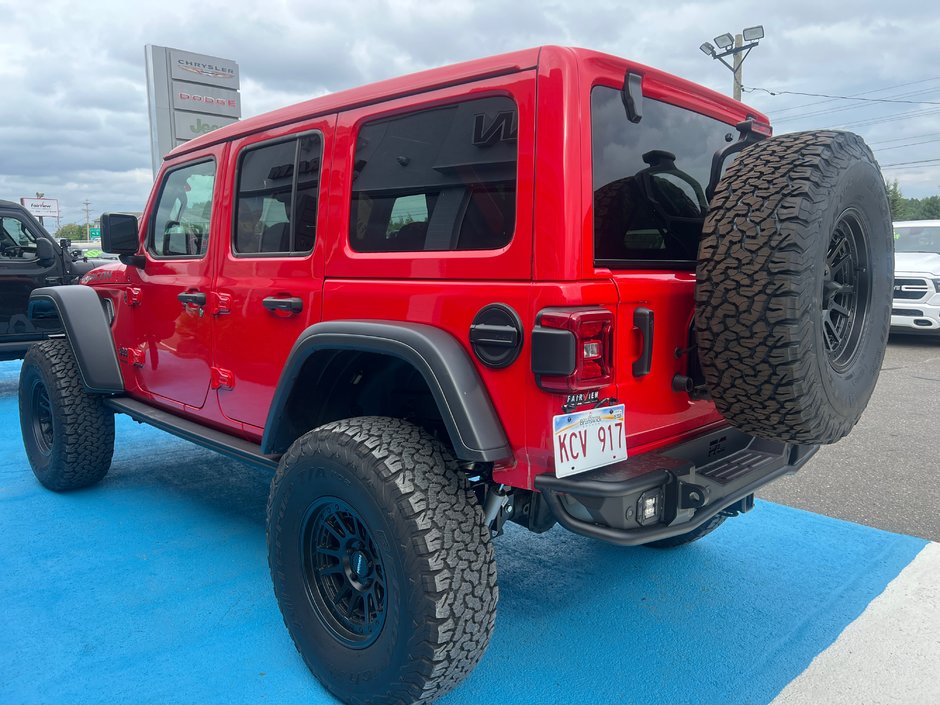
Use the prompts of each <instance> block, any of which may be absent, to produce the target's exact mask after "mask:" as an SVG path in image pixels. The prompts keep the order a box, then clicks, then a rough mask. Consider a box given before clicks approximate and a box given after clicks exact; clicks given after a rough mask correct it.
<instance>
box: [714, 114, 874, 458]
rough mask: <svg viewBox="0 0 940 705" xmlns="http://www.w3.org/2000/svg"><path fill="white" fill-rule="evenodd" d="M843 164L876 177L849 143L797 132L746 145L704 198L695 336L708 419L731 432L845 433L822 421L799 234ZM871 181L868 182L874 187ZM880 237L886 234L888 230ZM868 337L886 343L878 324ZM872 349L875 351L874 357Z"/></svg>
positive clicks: (808, 278) (826, 417) (806, 266)
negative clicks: (715, 417) (728, 425)
mask: <svg viewBox="0 0 940 705" xmlns="http://www.w3.org/2000/svg"><path fill="white" fill-rule="evenodd" d="M853 161H863V162H867V163H869V164H870V165H871V166H872V167H873V169H874V170H876V171H877V168H878V167H877V163H876V162H875V159H874V156H873V155H872V153H871V150H870V149H869V148H868V147H867V145H866V144H865V143H864V141H863V140H862V139H861V138H860V137H858V136H857V135H855V134H852V133H849V132H837V131H816V132H798V133H792V134H785V135H780V136H777V137H774V138H772V139H769V140H766V141H763V142H758V143H756V144H754V145H752V146H750V147H748V148H746V149H745V150H743V151H742V152H741V153H740V155H739V157H738V158H737V159H736V160H735V161H734V162H733V163H732V164H731V165H730V166H729V167H728V169H727V172H726V174H725V175H724V177H723V178H722V180H721V181H720V183H719V186H718V188H717V190H716V192H715V195H714V197H713V198H712V202H711V207H710V209H709V213H708V217H707V218H706V221H705V224H704V227H703V232H702V239H701V243H700V248H699V258H698V266H697V271H696V280H697V282H696V296H695V305H696V313H695V333H696V337H697V341H698V351H699V355H700V359H701V363H702V367H703V371H704V373H705V379H706V383H707V385H708V388H709V390H710V391H711V395H712V398H713V399H714V401H715V404H716V406H717V407H718V410H719V411H720V412H721V413H722V414H723V415H724V416H725V417H726V418H728V419H729V420H730V421H731V422H732V423H733V424H734V425H735V426H737V427H738V428H740V429H741V430H743V431H746V432H748V433H752V434H754V435H758V436H762V437H765V438H771V439H778V440H785V441H790V442H798V443H832V442H834V441H836V440H838V439H840V438H842V437H843V436H845V435H846V434H847V433H848V432H849V431H850V430H851V429H852V427H853V426H854V425H855V424H856V422H857V421H858V419H859V416H860V415H861V412H862V410H863V409H864V407H865V403H864V402H867V398H865V399H864V400H862V402H863V403H860V404H858V406H857V408H856V409H855V412H857V413H851V414H845V415H843V414H836V413H832V412H831V410H830V409H829V407H828V405H827V403H826V400H825V398H824V394H825V391H824V388H823V385H822V384H821V382H820V377H819V374H820V372H819V368H818V366H817V365H815V364H811V361H812V359H813V356H814V355H815V354H816V353H815V352H814V350H813V349H812V346H813V345H815V344H819V343H818V341H817V336H816V335H815V334H814V331H813V329H812V325H813V321H814V320H815V318H816V317H818V315H819V311H818V310H813V307H814V306H818V297H816V296H814V291H813V290H812V287H814V286H816V278H815V272H814V268H816V267H818V266H819V265H818V263H817V262H816V261H815V258H814V257H811V256H808V255H809V253H810V252H812V251H813V249H812V245H813V243H811V242H810V238H813V237H817V235H815V234H814V229H813V227H811V226H812V225H814V224H818V221H819V219H820V218H821V217H822V211H823V207H824V204H825V203H826V200H827V199H828V197H829V195H830V189H831V185H832V184H833V182H834V180H835V178H836V174H837V173H838V172H839V171H840V170H844V169H847V168H848V166H849V165H850V164H851V163H852V162H853ZM879 178H880V177H879ZM889 226H890V224H889ZM880 327H881V328H882V329H883V330H881V331H880V332H879V335H881V337H883V338H884V339H886V338H887V320H885V321H883V322H880ZM883 349H884V341H882V351H883Z"/></svg>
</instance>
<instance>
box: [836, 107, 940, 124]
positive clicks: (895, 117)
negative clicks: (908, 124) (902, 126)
mask: <svg viewBox="0 0 940 705" xmlns="http://www.w3.org/2000/svg"><path fill="white" fill-rule="evenodd" d="M937 113H940V110H937V109H933V110H912V111H911V112H907V113H898V114H896V115H889V116H887V117H880V118H872V119H868V120H858V121H856V122H845V123H842V124H840V125H834V126H830V127H835V128H843V127H863V126H868V125H880V124H882V123H885V122H895V121H899V120H908V119H910V118H918V117H926V116H927V115H936V114H937Z"/></svg>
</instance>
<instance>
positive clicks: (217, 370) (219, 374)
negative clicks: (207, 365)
mask: <svg viewBox="0 0 940 705" xmlns="http://www.w3.org/2000/svg"><path fill="white" fill-rule="evenodd" d="M209 379H210V382H209V386H211V387H212V388H213V389H231V388H232V387H234V386H235V375H233V374H232V372H231V370H223V369H222V368H221V367H213V368H212V372H211V374H210V376H209Z"/></svg>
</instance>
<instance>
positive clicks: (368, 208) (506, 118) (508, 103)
mask: <svg viewBox="0 0 940 705" xmlns="http://www.w3.org/2000/svg"><path fill="white" fill-rule="evenodd" d="M517 135H518V113H517V110H516V105H515V103H514V102H513V100H512V99H511V98H508V97H505V96H495V97H491V98H482V99H478V100H470V101H464V102H462V103H455V104H453V105H445V106H441V107H435V108H430V109H427V110H421V111H419V112H414V113H410V114H407V115H401V116H396V117H393V118H384V119H380V120H375V121H372V122H368V123H365V124H364V125H363V126H362V127H361V129H360V130H359V133H358V137H357V141H356V155H355V173H354V176H353V184H352V204H351V217H350V233H349V239H350V243H351V245H352V248H353V250H356V251H357V252H402V251H405V252H408V251H411V252H419V251H448V250H490V249H498V248H500V247H504V246H505V245H507V244H509V242H510V240H511V239H512V235H513V230H514V229H515V222H516V164H517V159H518V157H517V152H518V144H517V142H518V140H517Z"/></svg>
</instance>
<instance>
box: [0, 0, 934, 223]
mask: <svg viewBox="0 0 940 705" xmlns="http://www.w3.org/2000/svg"><path fill="white" fill-rule="evenodd" d="M37 7H38V6H37ZM37 7H25V6H18V7H12V8H9V10H7V9H6V8H5V14H6V13H8V15H9V16H8V17H7V19H6V20H5V23H4V41H3V42H2V43H0V87H2V91H3V96H2V100H0V197H3V198H14V199H15V198H18V197H20V196H28V195H32V194H33V193H34V192H35V191H43V192H45V193H46V195H47V196H51V197H57V198H59V200H60V203H61V205H62V206H63V208H64V210H65V217H66V219H67V220H79V219H80V217H81V218H83V217H84V216H83V213H82V209H81V202H82V201H84V200H85V199H86V198H87V199H88V200H90V201H92V203H93V207H92V208H93V211H94V212H96V213H99V212H101V211H102V210H122V209H126V210H141V209H142V208H143V206H144V201H145V199H146V197H147V194H148V192H149V187H150V170H149V164H150V154H149V149H150V143H149V132H148V130H149V128H148V122H147V99H146V91H145V87H144V66H143V54H144V51H143V47H144V45H145V44H148V43H151V44H158V45H164V46H172V47H177V48H180V49H187V50H190V51H196V52H201V53H207V54H214V55H217V56H223V57H228V58H233V59H235V60H236V61H238V62H239V65H240V67H241V70H242V76H243V105H244V111H245V114H246V115H252V114H257V113H259V112H263V111H266V110H270V109H272V108H275V107H279V106H281V105H285V104H288V103H291V102H296V101H299V100H304V99H307V98H309V97H312V96H315V95H319V94H322V93H326V92H329V91H336V90H341V89H343V88H349V87H352V86H356V85H360V84H362V83H366V82H369V81H374V80H379V79H383V78H389V77H392V76H395V75H400V74H403V73H407V72H410V71H416V70H421V69H425V68H430V67H433V66H440V65H444V64H447V63H451V62H456V61H462V60H466V59H470V58H474V57H479V56H486V55H489V54H495V53H499V52H504V51H511V50H514V49H520V48H524V47H528V46H535V45H538V44H543V43H560V44H572V45H577V46H585V47H589V48H594V49H598V50H601V51H607V52H610V53H615V54H619V55H621V56H626V57H628V58H631V59H634V60H636V61H638V62H640V63H645V64H648V65H653V66H656V67H657V68H661V69H664V70H666V71H670V72H672V73H675V74H677V75H680V76H683V77H685V78H688V79H690V80H693V81H696V82H699V83H702V84H703V85H706V86H709V87H711V88H714V89H716V90H719V91H722V92H728V91H729V89H730V85H731V74H730V72H729V71H727V70H726V69H724V68H723V67H722V66H720V65H719V64H718V63H717V62H714V61H711V60H709V59H708V58H707V57H705V56H704V55H702V54H701V53H700V52H699V51H698V45H699V44H700V43H701V42H702V41H704V40H706V39H711V37H713V36H715V35H717V34H721V33H723V32H725V31H732V32H733V31H736V30H739V29H740V28H742V27H744V26H748V25H751V24H757V23H762V24H763V25H764V26H765V28H766V32H767V38H766V39H765V40H764V41H762V42H761V44H760V46H759V47H758V48H757V49H756V50H755V51H754V52H753V53H752V54H751V56H750V57H749V58H748V59H747V62H746V64H745V72H744V83H745V85H746V86H750V87H760V88H767V89H771V90H776V91H803V92H809V93H828V94H834V95H851V94H856V93H860V92H864V91H872V90H873V89H879V88H884V87H887V86H896V85H898V84H902V83H905V82H908V81H915V80H921V79H929V78H934V77H935V76H934V74H936V76H938V77H940V68H936V67H940V45H938V43H937V42H934V41H932V40H931V38H932V37H934V36H938V34H940V16H938V15H937V13H935V12H933V11H931V10H930V8H929V4H927V3H923V2H920V1H917V2H915V1H911V0H901V1H900V2H894V3H891V5H890V7H889V6H886V5H885V4H884V3H881V2H874V1H872V0H867V1H866V2H849V1H848V0H834V1H833V2H829V3H821V2H818V0H795V1H792V2H788V3H786V5H785V6H784V5H783V4H774V3H741V2H739V1H738V2H732V1H730V0H727V1H723V2H682V3H659V4H652V3H642V2H633V3H623V2H589V1H587V0H584V1H582V2H536V1H534V0H517V1H516V2H512V3H505V2H466V1H465V2H455V3H439V2H429V1H427V0H425V1H423V2H419V1H415V0H394V1H392V0H390V1H388V2H378V1H366V2H359V3H347V4H340V3H324V2H315V3H311V2H303V1H301V0H278V2H274V3H272V2H268V3H247V2H244V0H231V1H229V2H225V3H223V2H218V1H216V0H208V1H207V2H200V3H198V4H188V5H173V4H171V3H165V2H161V3H154V2H139V3H133V4H132V3H126V2H116V1H113V0H104V1H97V2H96V1H95V0H90V1H89V2H86V3H77V2H70V1H68V0H50V1H49V2H47V3H44V4H43V5H42V7H41V12H39V13H38V15H37ZM905 92H907V93H914V92H916V94H915V95H912V96H910V98H909V99H911V100H923V101H938V102H940V80H935V81H932V82H924V83H921V84H918V85H915V86H910V87H899V88H897V89H894V90H887V91H882V92H879V93H875V94H871V95H873V96H890V95H895V94H901V93H905ZM745 100H746V102H749V103H750V104H752V105H753V106H754V107H755V108H757V109H759V110H762V111H765V112H767V113H768V114H769V115H770V116H771V118H772V119H775V122H776V125H777V128H776V129H777V131H778V132H781V131H790V130H798V129H811V128H816V127H836V126H840V125H844V124H851V123H860V122H861V121H868V123H867V124H856V125H854V126H852V127H850V128H849V129H854V130H856V131H858V132H860V133H861V134H862V135H863V136H864V137H865V138H866V139H867V140H869V141H870V142H871V143H872V144H873V145H874V146H875V149H876V154H877V156H878V158H879V160H880V161H881V163H882V164H885V165H889V164H895V163H901V162H908V161H916V160H920V159H930V158H940V142H936V143H929V142H928V143H926V144H922V145H913V146H910V147H901V146H900V145H904V144H905V143H906V142H907V141H910V142H916V141H918V139H919V138H918V137H917V136H918V135H929V134H932V133H940V106H935V107H936V108H937V109H938V111H937V112H936V113H935V114H930V113H924V112H922V113H921V114H919V115H913V116H911V115H906V113H910V112H914V111H917V110H920V111H925V110H929V108H930V106H926V105H924V106H918V105H909V106H904V105H891V104H869V105H861V106H853V107H850V109H848V110H845V109H843V108H845V107H847V106H851V105H852V104H850V103H846V102H845V101H834V102H830V103H823V104H818V105H813V104H814V103H818V101H820V100H822V99H819V98H811V97H800V96H792V95H779V96H770V95H768V94H766V93H761V92H749V93H747V94H746V96H745ZM800 106H803V107H800ZM828 110H832V112H829V111H828ZM822 111H826V112H822ZM903 138H907V139H903ZM892 140H893V141H892ZM886 175H887V176H888V177H889V178H895V177H897V178H898V179H900V181H901V186H902V189H903V190H904V191H905V193H907V194H908V195H914V196H924V195H932V194H937V193H940V191H938V186H940V164H938V165H932V166H928V167H917V166H916V165H912V166H910V167H900V168H890V169H888V170H886Z"/></svg>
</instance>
